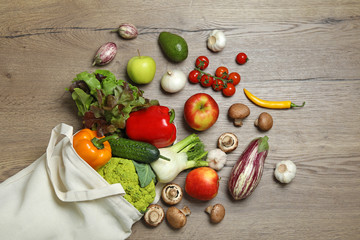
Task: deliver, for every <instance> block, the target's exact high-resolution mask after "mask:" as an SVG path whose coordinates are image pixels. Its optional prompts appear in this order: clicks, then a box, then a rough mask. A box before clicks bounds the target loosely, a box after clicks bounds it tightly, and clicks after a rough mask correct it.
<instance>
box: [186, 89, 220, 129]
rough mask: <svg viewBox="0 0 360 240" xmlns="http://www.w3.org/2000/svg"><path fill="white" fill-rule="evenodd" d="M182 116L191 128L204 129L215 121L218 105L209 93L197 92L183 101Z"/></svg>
mask: <svg viewBox="0 0 360 240" xmlns="http://www.w3.org/2000/svg"><path fill="white" fill-rule="evenodd" d="M184 117H185V121H186V122H187V124H189V126H190V127H191V128H193V129H195V130H197V131H204V130H206V129H208V128H210V127H211V126H212V125H214V123H215V122H216V121H217V119H218V117H219V106H218V104H217V103H216V101H215V100H214V99H213V98H212V97H211V96H210V95H209V94H206V93H197V94H194V95H192V96H191V97H190V98H189V99H188V100H187V101H186V102H185V105H184Z"/></svg>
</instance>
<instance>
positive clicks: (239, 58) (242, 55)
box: [236, 52, 249, 65]
mask: <svg viewBox="0 0 360 240" xmlns="http://www.w3.org/2000/svg"><path fill="white" fill-rule="evenodd" d="M248 60H249V59H248V57H247V55H246V54H245V53H243V52H241V53H239V54H238V55H236V62H237V63H238V64H240V65H243V64H245V63H246V62H247V61H248Z"/></svg>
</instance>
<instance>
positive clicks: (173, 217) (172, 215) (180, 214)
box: [166, 206, 191, 229]
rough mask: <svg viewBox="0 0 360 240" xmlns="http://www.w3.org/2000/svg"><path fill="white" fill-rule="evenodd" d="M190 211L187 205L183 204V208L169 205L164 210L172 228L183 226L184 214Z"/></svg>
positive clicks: (186, 214)
mask: <svg viewBox="0 0 360 240" xmlns="http://www.w3.org/2000/svg"><path fill="white" fill-rule="evenodd" d="M190 214H191V211H190V208H189V207H188V206H185V207H184V208H183V209H178V208H176V207H174V206H173V207H169V209H168V210H167V211H166V220H167V221H168V223H169V224H170V226H172V227H173V228H176V229H179V228H182V227H183V226H185V224H186V221H187V220H186V216H188V215H190Z"/></svg>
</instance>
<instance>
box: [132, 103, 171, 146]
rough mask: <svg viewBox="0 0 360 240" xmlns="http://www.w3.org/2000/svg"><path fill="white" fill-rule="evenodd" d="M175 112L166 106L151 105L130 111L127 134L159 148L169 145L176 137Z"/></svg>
mask: <svg viewBox="0 0 360 240" xmlns="http://www.w3.org/2000/svg"><path fill="white" fill-rule="evenodd" d="M174 118H175V112H174V110H173V109H171V110H169V108H167V107H165V106H151V107H148V108H144V109H140V110H138V111H136V112H132V113H130V117H129V118H128V119H127V120H126V128H125V130H126V134H127V136H128V137H129V138H130V139H133V140H137V141H142V142H147V143H150V144H152V145H154V146H155V147H157V148H162V147H167V146H170V145H171V144H173V142H174V141H175V139H176V127H175V125H174V123H173V121H174Z"/></svg>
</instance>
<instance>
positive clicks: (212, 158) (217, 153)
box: [206, 148, 227, 171]
mask: <svg viewBox="0 0 360 240" xmlns="http://www.w3.org/2000/svg"><path fill="white" fill-rule="evenodd" d="M226 160H227V155H226V153H225V152H223V151H222V150H221V149H218V148H216V149H213V150H210V151H209V153H208V155H207V159H206V161H207V162H208V163H209V167H210V168H212V169H214V170H216V171H219V170H221V169H222V168H223V167H224V166H225V163H226Z"/></svg>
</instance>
